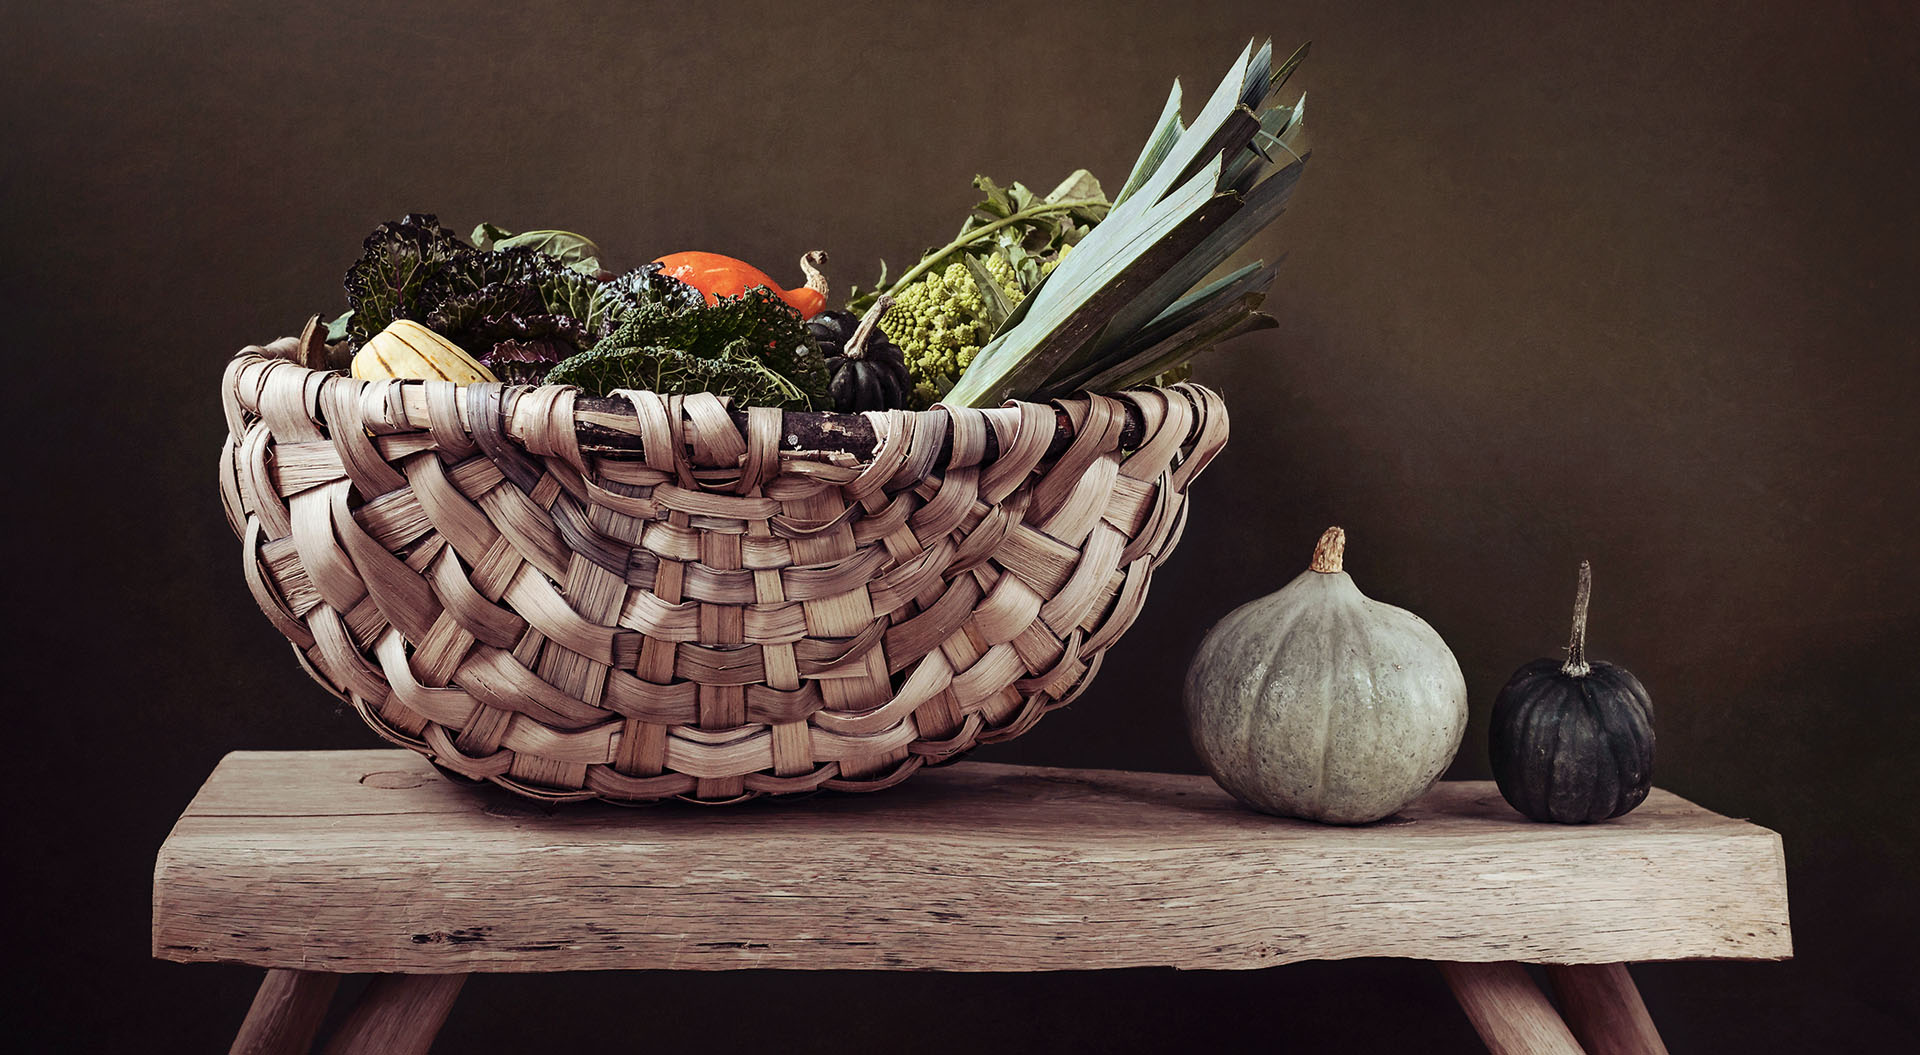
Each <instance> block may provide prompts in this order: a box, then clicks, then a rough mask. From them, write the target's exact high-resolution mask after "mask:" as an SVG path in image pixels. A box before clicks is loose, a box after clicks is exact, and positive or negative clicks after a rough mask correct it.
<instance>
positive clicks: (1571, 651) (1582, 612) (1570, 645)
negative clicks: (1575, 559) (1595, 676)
mask: <svg viewBox="0 0 1920 1055" xmlns="http://www.w3.org/2000/svg"><path fill="white" fill-rule="evenodd" d="M1592 599H1593V566H1592V565H1591V564H1588V563H1587V562H1586V561H1581V562H1580V589H1579V591H1578V592H1577V593H1575V594H1574V596H1573V637H1572V639H1571V640H1569V641H1568V642H1567V661H1566V663H1564V664H1562V665H1561V667H1560V673H1562V674H1566V675H1570V676H1572V677H1575V678H1584V677H1586V676H1587V675H1588V674H1591V673H1593V665H1592V664H1590V663H1588V662H1587V602H1588V601H1591V600H1592Z"/></svg>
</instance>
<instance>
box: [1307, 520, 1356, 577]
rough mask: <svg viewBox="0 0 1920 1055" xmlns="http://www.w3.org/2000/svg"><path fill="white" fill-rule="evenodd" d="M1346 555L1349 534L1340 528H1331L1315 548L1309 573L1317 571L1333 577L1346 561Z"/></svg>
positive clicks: (1321, 537) (1308, 566)
mask: <svg viewBox="0 0 1920 1055" xmlns="http://www.w3.org/2000/svg"><path fill="white" fill-rule="evenodd" d="M1346 553H1347V533H1346V532H1345V531H1344V530H1342V529H1340V528H1337V527H1330V528H1328V529H1327V530H1326V533H1325V534H1323V535H1321V536H1320V541H1319V542H1318V543H1317V544H1315V546H1314V547H1313V563H1312V564H1309V565H1307V568H1308V570H1309V571H1317V572H1320V573H1321V574H1323V575H1333V574H1335V573H1337V572H1338V571H1339V570H1340V566H1341V564H1342V562H1343V561H1344V560H1345V559H1346Z"/></svg>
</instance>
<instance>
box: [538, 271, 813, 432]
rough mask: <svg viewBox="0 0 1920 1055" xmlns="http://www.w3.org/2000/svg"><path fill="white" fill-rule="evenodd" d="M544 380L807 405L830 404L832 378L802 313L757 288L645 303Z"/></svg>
mask: <svg viewBox="0 0 1920 1055" xmlns="http://www.w3.org/2000/svg"><path fill="white" fill-rule="evenodd" d="M695 296H696V297H698V294H696V295H695ZM547 380H548V382H549V383H553V384H570V385H578V386H580V387H581V388H582V389H585V390H586V391H587V392H588V393H589V394H592V395H605V394H606V393H607V392H609V391H611V390H613V389H616V388H640V389H650V390H652V391H655V392H696V391H703V390H704V391H710V392H714V393H716V394H719V395H726V396H731V397H732V398H733V401H734V404H735V405H736V406H747V405H749V404H752V405H759V406H779V407H807V406H813V405H825V404H826V402H827V386H828V383H829V381H830V380H831V378H830V377H829V375H828V372H827V363H826V358H825V357H824V356H822V355H821V354H820V348H819V345H817V344H815V343H814V340H813V335H812V334H811V333H810V332H808V330H807V327H806V323H805V322H804V321H803V320H802V319H801V318H800V314H799V313H798V312H796V311H794V310H793V309H792V308H790V307H788V306H787V304H786V303H785V302H784V301H782V300H780V298H778V297H776V296H774V295H773V293H771V292H770V291H768V290H766V289H752V290H748V291H747V292H745V293H743V294H741V295H739V296H737V297H722V298H720V299H719V300H718V301H717V302H716V303H714V304H712V305H708V304H706V303H705V302H704V300H702V301H700V302H699V303H698V304H697V305H690V304H687V303H684V302H681V301H678V300H654V301H650V302H647V303H643V304H641V305H639V306H638V307H637V308H636V309H634V310H633V311H631V312H629V313H628V314H627V315H626V316H625V317H624V318H623V319H622V321H621V322H620V324H619V325H618V326H616V327H614V329H613V332H612V333H609V334H608V335H607V336H606V338H605V339H603V340H602V341H601V342H600V344H599V345H598V346H596V347H595V348H594V349H593V350H592V351H590V352H586V353H583V354H581V355H577V356H574V357H573V358H571V359H568V360H566V361H565V362H563V363H561V364H560V365H559V366H556V367H554V369H553V371H552V372H550V373H549V374H548V375H547Z"/></svg>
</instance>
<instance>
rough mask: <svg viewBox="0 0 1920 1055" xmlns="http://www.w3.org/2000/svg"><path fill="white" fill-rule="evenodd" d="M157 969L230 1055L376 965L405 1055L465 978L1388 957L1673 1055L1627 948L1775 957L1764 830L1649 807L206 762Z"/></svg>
mask: <svg viewBox="0 0 1920 1055" xmlns="http://www.w3.org/2000/svg"><path fill="white" fill-rule="evenodd" d="M153 952H154V955H155V956H157V957H161V958H164V959H169V960H181V961H225V962H240V963H247V964H254V965H257V966H261V967H265V968H268V973H267V978H266V981H265V982H264V983H263V984H262V985H261V987H260V992H259V995H258V996H257V997H256V998H255V999H254V1003H253V1007H252V1009H251V1010H250V1011H249V1012H248V1014H247V1017H246V1021H245V1022H244V1023H243V1025H242V1026H241V1028H240V1034H239V1037H238V1039H236V1040H235V1042H234V1047H233V1050H234V1051H236V1052H296V1051H307V1050H308V1049H309V1048H310V1047H311V1046H312V1044H313V1040H314V1036H315V1033H316V1032H317V1030H318V1027H319V1023H320V1021H321V1018H322V1016H323V1015H324V1014H325V1012H326V1010H327V1005H328V1003H329V1001H330V999H331V997H332V995H333V990H334V986H335V983H336V982H337V981H338V979H339V977H340V976H341V975H343V974H351V973H368V974H375V975H378V976H379V977H378V978H377V979H376V980H375V981H374V982H373V984H372V985H370V986H369V987H368V989H367V992H366V994H365V995H364V996H363V997H362V998H361V1000H360V1002H359V1003H358V1004H357V1005H356V1006H355V1007H354V1008H353V1009H352V1010H351V1011H349V1012H348V1013H347V1016H346V1018H345V1020H344V1022H343V1024H342V1025H341V1026H340V1027H339V1028H338V1029H337V1030H335V1031H334V1035H333V1036H332V1037H331V1039H330V1042H329V1045H328V1048H327V1051H329V1052H423V1051H425V1050H426V1049H427V1047H428V1045H429V1044H430V1043H431V1042H432V1039H433V1036H434V1034H435V1032H436V1031H437V1030H438V1029H439V1027H440V1025H441V1024H442V1023H443V1022H444V1021H445V1019H446V1016H447V1013H448V1011H449V1010H450V1009H451V1007H452V1006H453V1003H454V1000H455V997H456V996H457V995H458V993H459V990H460V985H461V982H462V981H463V979H464V978H465V976H466V974H467V973H469V972H473V971H570V970H609V969H639V968H669V969H674V970H733V969H740V968H756V967H757V968H767V967H773V968H790V969H798V970H828V969H842V968H851V969H898V970H935V971H1053V970H1076V971H1077V970H1089V969H1101V968H1115V967H1138V966H1149V965H1169V966H1173V967H1182V968H1209V969H1213V968H1252V967H1266V966H1270V965H1274V964H1283V963H1291V962H1294V961H1298V960H1325V959H1340V958H1345V957H1355V956H1388V957H1409V958H1415V959H1423V960H1433V961H1437V962H1438V963H1439V964H1440V965H1441V970H1442V971H1443V972H1444V973H1445V975H1446V978H1447V981H1448V983H1449V984H1450V985H1451V986H1452V988H1453V991H1454V993H1455V995H1456V996H1457V997H1458V999H1459V1001H1460V1004H1461V1006H1462V1007H1463V1008H1464V1009H1465V1010H1466V1012H1467V1015H1468V1016H1469V1018H1470V1019H1471V1020H1472V1022H1473V1024H1474V1026H1475V1028H1476V1029H1477V1030H1479V1032H1480V1035H1481V1036H1482V1037H1483V1038H1484V1039H1485V1040H1486V1041H1487V1044H1488V1046H1489V1047H1490V1048H1491V1049H1493V1050H1494V1051H1496V1052H1519V1051H1543V1052H1580V1051H1583V1050H1584V1051H1585V1052H1587V1053H1589V1055H1598V1053H1601V1052H1607V1053H1612V1052H1647V1051H1662V1050H1664V1049H1663V1048H1662V1046H1661V1043H1660V1039H1659V1036H1658V1034H1657V1033H1656V1032H1655V1031H1654V1028H1653V1025H1652V1023H1651V1022H1650V1021H1649V1019H1648V1017H1647V1014H1646V1009H1645V1006H1644V1005H1643V1004H1642V1003H1641V1001H1640V997H1639V994H1638V992H1636V991H1635V989H1634V986H1633V982H1632V980H1631V979H1630V978H1629V977H1628V975H1627V972H1626V969H1625V967H1624V966H1623V964H1625V963H1626V962H1628V961H1635V960H1680V959H1751V960H1777V959H1783V958H1785V957H1787V956H1790V955H1791V954H1792V943H1791V938H1790V935H1789V930H1788V924H1787V891H1786V877H1785V868H1784V862H1783V858H1782V854H1781V846H1780V838H1779V836H1778V835H1775V834H1774V833H1773V832H1771V831H1768V830H1766V829H1765V828H1760V827H1757V826H1755V825H1752V824H1748V823H1745V822H1743V821H1737V820H1729V819H1727V818H1725V817H1721V816H1718V815H1716V814H1713V813H1710V812H1708V811H1706V810H1704V809H1701V808H1700V807H1698V806H1695V805H1693V804H1692V803H1690V802H1687V801H1686V800H1684V799H1681V798H1678V797H1676V796H1674V795H1671V794H1668V793H1666V792H1664V791H1655V792H1654V793H1653V795H1652V797H1651V798H1649V799H1648V800H1647V802H1646V804H1645V805H1643V806H1641V807H1640V809H1639V810H1638V811H1636V812H1634V813H1633V814H1631V815H1629V816H1627V817H1624V818H1621V819H1620V820H1617V821H1614V822H1611V823H1608V824H1602V825H1594V826H1590V827H1561V826H1557V825H1544V824H1533V823H1530V822H1528V821H1526V820H1523V819H1522V818H1521V817H1520V816H1519V815H1518V814H1515V813H1514V812H1513V811H1512V810H1510V809H1509V808H1508V807H1507V805H1506V804H1505V803H1504V802H1502V801H1501V800H1500V796H1499V793H1498V792H1497V791H1496V790H1495V789H1494V787H1493V785H1491V784H1488V783H1484V782H1460V783H1443V784H1440V785H1439V786H1437V787H1435V788H1434V789H1433V791H1431V792H1430V793H1429V794H1428V795H1427V796H1426V797H1425V798H1423V799H1422V800H1421V801H1420V802H1419V803H1417V804H1415V805H1414V806H1412V807H1410V808H1409V809H1407V810H1406V811H1404V812H1403V813H1401V814H1400V815H1398V816H1397V817H1395V818H1392V819H1389V820H1387V821H1383V822H1381V823H1379V824H1375V825H1370V826H1367V827H1363V828H1334V827H1323V826H1319V825H1313V824H1307V823H1303V822H1294V821H1285V820H1278V819H1275V818H1272V817H1266V816H1262V815H1260V814H1257V813H1252V812H1250V811H1247V810H1244V809H1241V808H1240V807H1238V806H1237V805H1235V804H1234V803H1233V802H1232V801H1231V800H1230V799H1228V798H1227V796H1226V795H1225V794H1224V793H1222V792H1221V791H1220V790H1219V789H1218V788H1216V787H1215V786H1214V785H1213V783H1212V782H1210V781H1208V780H1207V779H1206V778H1204V777H1196V776H1173V775H1167V774H1158V773H1124V772H1113V771H1105V770H1076V769H1042V768H1032V767H1023V766H1004V765H992V764H987V763H962V764H960V765H956V766H952V767H950V768H946V769H941V770H935V771H929V772H927V773H924V774H921V775H919V776H916V777H915V778H914V779H913V780H911V781H909V782H908V783H906V784H905V785H903V786H901V787H898V788H895V789H892V790H890V791H887V792H885V793H884V794H882V795H877V796H838V797H830V796H822V797H818V798H814V799H810V800H806V801H801V802H793V803H765V804H753V805H749V806H745V807H734V808H729V809H706V808H700V807H693V806H684V805H680V804H677V803H675V804H667V805H662V806H658V807H653V808H647V809H638V810H635V809H621V808H618V807H613V806H570V807H563V808H557V809H548V808H545V807H542V806H540V805H539V804H536V803H531V802H525V801H522V800H518V799H513V798H511V797H508V796H506V795H505V794H504V793H502V792H494V791H484V790H476V789H471V788H466V787H460V786H457V785H455V784H453V783H451V782H449V781H447V780H445V779H442V778H441V777H440V776H439V775H437V774H436V773H435V772H434V771H433V770H432V768H431V767H430V766H429V765H428V763H427V762H426V761H424V760H423V759H421V758H420V757H419V756H417V755H414V754H412V753H410V752H406V751H394V750H381V751H310V752H239V753H235V754H232V755H228V756H227V758H226V759H225V760H224V761H222V762H221V763H220V765H219V767H218V768H217V769H215V770H214V773H213V776H212V777H211V778H210V779H209V780H208V781H207V783H206V786H205V787H203V788H202V789H201V790H200V793H199V795H197V796H196V797H195V798H194V800H193V803H192V804H191V805H190V806H188V808H187V811H186V813H185V814H184V815H182V816H181V818H180V821H179V823H178V824H177V825H175V827H174V830H173V832H172V834H171V835H169V836H168V838H167V841H166V844H165V845H164V846H163V847H161V850H160V856H159V861H158V863H157V864H156V865H155V868H154V881H153ZM1524 963H1540V964H1547V965H1549V966H1548V968H1547V972H1546V973H1547V977H1548V979H1549V980H1550V982H1551V985H1552V988H1553V989H1554V991H1555V993H1556V995H1557V997H1558V1005H1559V1006H1558V1009H1557V1010H1556V1008H1555V1006H1554V1004H1553V1003H1552V1002H1550V1001H1549V1000H1548V998H1547V996H1546V995H1545V994H1544V993H1543V992H1542V991H1541V990H1540V989H1539V988H1538V987H1536V986H1535V985H1534V983H1533V981H1532V979H1531V978H1530V977H1529V975H1528V973H1527V972H1526V971H1525V969H1524V968H1523V967H1522V966H1521V965H1522V964H1524ZM1562 1015H1564V1018H1563V1017H1562ZM1576 1038H1578V1039H1576Z"/></svg>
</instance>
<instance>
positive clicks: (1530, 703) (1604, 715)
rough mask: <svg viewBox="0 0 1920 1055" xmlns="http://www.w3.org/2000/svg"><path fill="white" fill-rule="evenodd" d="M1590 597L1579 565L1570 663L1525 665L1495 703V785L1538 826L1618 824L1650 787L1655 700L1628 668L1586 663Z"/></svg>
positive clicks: (1587, 573) (1585, 570)
mask: <svg viewBox="0 0 1920 1055" xmlns="http://www.w3.org/2000/svg"><path fill="white" fill-rule="evenodd" d="M1592 595H1593V570H1592V569H1591V568H1590V567H1589V566H1588V564H1587V562H1586V561H1581V562H1580V588H1579V593H1578V596H1577V597H1576V598H1575V600H1574V605H1573V639H1572V642H1571V643H1570V644H1568V646H1567V658H1566V660H1565V661H1564V662H1563V661H1561V660H1555V659H1536V660H1534V661H1533V662H1531V663H1528V664H1527V665H1525V666H1523V667H1521V668H1520V669H1519V670H1517V671H1515V672H1514V675H1513V678H1512V679H1511V680H1509V681H1508V682H1507V686H1506V688H1504V689H1501V690H1500V697H1499V699H1498V700H1496V701H1495V703H1494V705H1493V729H1492V736H1491V741H1492V742H1491V745H1490V752H1489V755H1490V761H1491V762H1492V763H1493V776H1494V780H1495V781H1497V782H1498V783H1499V785H1500V794H1501V795H1503V796H1505V797H1506V800H1507V802H1508V803H1510V804H1512V806H1513V808H1514V809H1516V810H1519V811H1520V812H1521V813H1524V814H1526V815H1527V816H1528V817H1531V818H1533V819H1534V820H1536V821H1558V822H1559V823H1561V824H1589V823H1592V822H1594V821H1604V820H1606V819H1607V818H1609V817H1618V816H1620V815H1621V814H1623V813H1626V812H1628V811H1630V810H1632V809H1633V808H1634V807H1635V806H1638V805H1640V803H1641V802H1642V801H1644V800H1645V799H1646V797H1647V792H1648V791H1649V790H1651V789H1652V787H1653V700H1652V698H1651V697H1649V696H1648V695H1647V689H1646V686H1644V685H1642V684H1640V679H1639V678H1636V677H1634V676H1633V675H1632V674H1631V673H1630V672H1628V671H1627V670H1626V669H1625V668H1623V667H1616V666H1614V665H1613V664H1611V663H1589V662H1587V602H1588V601H1589V599H1591V597H1592Z"/></svg>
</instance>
